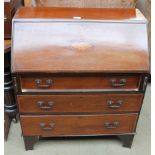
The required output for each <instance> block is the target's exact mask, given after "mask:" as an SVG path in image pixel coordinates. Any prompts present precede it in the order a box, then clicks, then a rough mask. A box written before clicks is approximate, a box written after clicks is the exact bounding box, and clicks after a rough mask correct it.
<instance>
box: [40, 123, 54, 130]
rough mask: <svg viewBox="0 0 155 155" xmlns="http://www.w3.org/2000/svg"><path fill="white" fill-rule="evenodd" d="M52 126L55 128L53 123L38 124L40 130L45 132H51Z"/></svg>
mask: <svg viewBox="0 0 155 155" xmlns="http://www.w3.org/2000/svg"><path fill="white" fill-rule="evenodd" d="M54 126H55V123H50V124H45V123H40V128H41V129H42V130H46V131H49V130H52V129H53V128H54Z"/></svg>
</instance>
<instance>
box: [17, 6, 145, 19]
mask: <svg viewBox="0 0 155 155" xmlns="http://www.w3.org/2000/svg"><path fill="white" fill-rule="evenodd" d="M14 18H15V19H36V18H37V19H59V20H60V19H62V20H64V19H80V20H113V21H114V20H115V21H117V22H118V21H125V20H126V21H130V22H131V21H138V22H146V19H145V17H144V16H143V15H142V14H141V12H140V11H139V10H137V9H134V8H128V9H127V8H58V7H35V8H32V7H23V8H20V9H19V10H18V11H17V13H16V15H15V17H14Z"/></svg>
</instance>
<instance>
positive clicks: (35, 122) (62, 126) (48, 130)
mask: <svg viewBox="0 0 155 155" xmlns="http://www.w3.org/2000/svg"><path fill="white" fill-rule="evenodd" d="M20 120H21V126H22V130H23V135H24V136H42V137H50V136H51V137H56V136H76V135H79V136H80V135H104V134H119V133H131V132H135V126H136V122H137V114H117V115H116V114H115V115H38V116H32V115H28V116H26V115H21V117H20Z"/></svg>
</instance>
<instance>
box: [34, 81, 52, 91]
mask: <svg viewBox="0 0 155 155" xmlns="http://www.w3.org/2000/svg"><path fill="white" fill-rule="evenodd" d="M35 82H36V86H37V88H44V89H45V88H49V87H50V86H51V85H52V83H53V81H52V80H50V79H48V80H46V84H41V83H42V80H40V79H36V80H35Z"/></svg>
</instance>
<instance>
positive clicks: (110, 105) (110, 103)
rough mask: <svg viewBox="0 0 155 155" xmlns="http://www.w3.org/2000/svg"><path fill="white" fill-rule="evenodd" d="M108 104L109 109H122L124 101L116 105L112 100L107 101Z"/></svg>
mask: <svg viewBox="0 0 155 155" xmlns="http://www.w3.org/2000/svg"><path fill="white" fill-rule="evenodd" d="M107 104H108V108H113V109H115V108H120V107H121V106H122V104H123V101H122V100H118V101H117V102H116V103H114V101H112V100H108V101H107Z"/></svg>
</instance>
